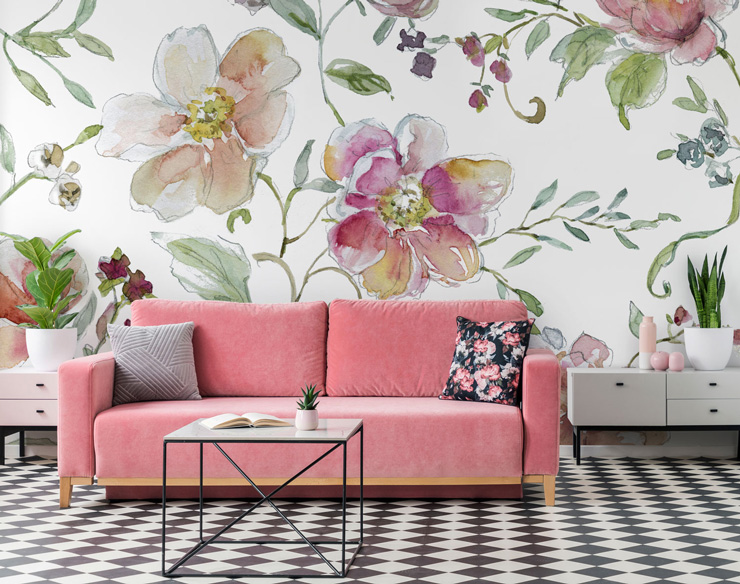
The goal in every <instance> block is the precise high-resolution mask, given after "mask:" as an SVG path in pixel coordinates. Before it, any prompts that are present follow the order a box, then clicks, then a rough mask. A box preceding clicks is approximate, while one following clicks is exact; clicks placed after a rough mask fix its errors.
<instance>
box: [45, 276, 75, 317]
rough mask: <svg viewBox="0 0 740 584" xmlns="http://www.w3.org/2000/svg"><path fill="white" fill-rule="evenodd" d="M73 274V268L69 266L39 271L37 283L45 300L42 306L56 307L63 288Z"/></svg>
mask: <svg viewBox="0 0 740 584" xmlns="http://www.w3.org/2000/svg"><path fill="white" fill-rule="evenodd" d="M74 274H75V273H74V270H72V269H71V268H66V269H64V270H58V269H56V268H48V269H46V270H44V271H43V272H39V275H38V284H39V289H40V290H41V295H42V296H43V298H44V301H45V302H44V306H48V307H49V308H52V309H54V308H55V307H56V305H57V302H59V301H60V298H61V297H62V294H63V293H64V289H65V288H66V287H67V286H68V285H69V283H70V282H71V281H72V277H73V276H74Z"/></svg>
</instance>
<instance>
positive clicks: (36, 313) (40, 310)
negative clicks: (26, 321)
mask: <svg viewBox="0 0 740 584" xmlns="http://www.w3.org/2000/svg"><path fill="white" fill-rule="evenodd" d="M18 308H20V309H21V310H22V311H23V312H25V313H26V314H27V315H28V316H29V317H30V318H32V319H33V320H34V322H36V324H38V325H39V328H42V329H50V328H54V318H53V316H52V313H51V310H49V309H48V308H46V307H45V306H34V305H33V304H22V305H20V306H19V307H18Z"/></svg>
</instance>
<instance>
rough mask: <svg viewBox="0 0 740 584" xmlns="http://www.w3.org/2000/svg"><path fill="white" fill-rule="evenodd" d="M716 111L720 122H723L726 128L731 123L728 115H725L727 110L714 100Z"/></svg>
mask: <svg viewBox="0 0 740 584" xmlns="http://www.w3.org/2000/svg"><path fill="white" fill-rule="evenodd" d="M713 103H714V110H715V111H716V112H717V115H718V116H719V118H720V120H722V123H723V124H724V125H725V126H726V125H727V124H729V123H730V121H729V119H728V118H727V114H726V113H725V110H723V109H722V106H721V105H719V102H718V101H717V100H716V99H715V100H714V102H713Z"/></svg>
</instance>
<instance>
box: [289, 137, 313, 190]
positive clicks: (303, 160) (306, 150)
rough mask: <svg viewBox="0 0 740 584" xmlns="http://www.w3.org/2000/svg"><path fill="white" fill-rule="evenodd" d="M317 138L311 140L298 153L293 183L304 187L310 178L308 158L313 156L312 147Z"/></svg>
mask: <svg viewBox="0 0 740 584" xmlns="http://www.w3.org/2000/svg"><path fill="white" fill-rule="evenodd" d="M314 142H315V140H309V141H308V142H306V145H305V146H304V147H303V150H301V153H300V154H299V155H298V159H297V160H296V162H295V166H294V167H293V184H294V185H295V186H297V187H302V186H303V185H304V184H305V182H306V180H308V159H309V158H310V157H311V148H313V143H314Z"/></svg>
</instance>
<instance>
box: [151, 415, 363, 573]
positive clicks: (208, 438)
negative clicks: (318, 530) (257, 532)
mask: <svg viewBox="0 0 740 584" xmlns="http://www.w3.org/2000/svg"><path fill="white" fill-rule="evenodd" d="M356 435H359V439H360V481H359V484H360V509H359V511H360V521H359V523H360V537H359V539H357V540H351V541H348V540H347V444H348V443H349V440H350V439H351V438H352V437H353V436H356ZM192 443H195V444H198V445H199V450H200V480H199V496H198V511H199V513H198V520H199V528H198V542H197V543H196V544H195V545H194V546H193V547H192V548H191V549H190V550H189V551H188V552H187V553H185V555H183V556H182V557H181V558H180V559H179V560H177V561H176V562H175V563H174V564H172V566H171V567H169V568H167V567H166V557H165V556H166V527H167V515H166V514H167V447H168V445H170V444H192ZM209 443H210V444H213V446H214V447H215V448H216V449H218V451H219V452H221V454H222V455H223V456H224V457H225V458H226V460H228V461H229V463H231V465H232V466H233V467H234V468H235V469H236V470H237V472H238V473H239V474H240V475H241V476H242V477H244V479H246V481H247V482H248V483H249V484H250V485H251V486H252V487H253V488H254V489H255V490H256V491H257V493H258V494H259V496H260V497H261V499H260V500H259V501H257V502H256V503H253V504H251V505H249V506H248V507H247V508H246V509H245V510H244V511H242V512H241V513H240V514H239V515H238V516H237V517H236V518H234V519H233V520H231V521H230V522H229V523H228V524H227V525H226V526H225V527H222V528H221V529H219V530H218V531H217V532H216V533H215V534H214V535H211V536H207V537H204V535H203V445H204V444H209ZM225 443H229V444H237V443H261V444H275V443H280V444H296V443H297V444H326V445H333V446H331V448H329V449H328V450H327V451H326V452H324V453H323V454H322V455H321V456H319V457H318V458H316V459H315V460H314V461H313V462H311V463H310V464H308V465H307V466H305V467H304V468H303V469H301V470H300V471H298V472H297V473H296V474H294V475H293V476H292V477H290V478H289V479H287V480H286V481H285V482H283V483H282V484H281V485H280V486H278V487H277V488H275V489H274V490H273V491H271V492H270V493H268V494H265V493H264V492H263V491H262V490H261V489H260V488H259V487H258V486H257V484H256V483H255V482H254V481H253V480H252V479H251V478H250V477H249V476H248V475H247V474H246V473H245V472H244V471H243V470H242V469H241V468H240V467H239V465H237V464H236V462H234V460H233V459H232V458H231V457H230V456H229V455H228V454H227V453H226V452H224V450H223V448H222V447H221V445H222V444H225ZM340 447H341V449H342V456H343V462H342V537H341V539H328V540H327V539H324V540H313V541H312V540H309V539H308V537H306V536H305V535H304V534H303V533H302V532H301V531H300V530H299V529H298V528H297V527H296V526H295V525H294V524H293V522H292V521H291V520H290V519H288V517H287V516H286V515H285V514H284V513H283V512H282V511H281V510H280V509H279V508H278V507H277V505H275V503H274V502H273V500H272V499H273V497H275V495H277V494H278V493H279V492H280V491H281V490H282V489H283V488H285V487H286V486H288V485H289V484H290V483H292V482H293V481H295V480H296V479H297V478H298V477H300V476H301V475H302V474H303V473H305V472H306V471H307V470H309V469H310V468H312V467H313V466H314V465H316V464H317V463H318V462H320V461H321V460H323V459H324V458H326V457H327V456H328V455H329V454H331V453H332V452H334V451H335V450H337V449H339V448H340ZM363 462H364V460H363V426H362V420H341V419H329V420H320V422H319V427H318V428H317V429H316V430H313V431H311V432H300V431H297V430H296V428H295V427H293V426H290V427H280V428H231V429H225V430H209V429H208V428H206V427H205V426H203V425H202V424H201V423H200V420H196V421H195V422H192V423H190V424H188V425H187V426H183V427H182V428H180V429H179V430H175V431H174V432H172V433H171V434H168V435H167V436H165V437H164V441H163V446H162V575H163V576H166V577H168V578H185V577H188V578H192V577H211V578H212V577H220V578H246V577H250V578H260V577H262V578H268V577H269V578H275V577H282V578H343V577H345V576H346V575H347V571H348V570H349V567H350V566H351V565H352V562H353V561H354V559H355V557H356V556H357V553H358V552H359V551H360V549H361V548H362V538H363V527H364V526H363V504H364V496H363ZM262 503H267V504H268V505H270V507H272V508H273V509H274V510H275V511H276V512H277V513H278V514H279V515H280V517H281V518H282V519H283V521H284V522H285V523H287V524H288V525H289V526H290V528H291V529H293V531H295V532H296V533H297V534H298V536H299V537H300V539H295V540H285V539H271V540H264V539H260V540H246V541H244V540H242V541H235V540H229V539H223V538H222V537H221V536H222V535H223V534H224V533H225V532H226V531H228V530H229V529H231V528H232V527H233V526H234V525H236V524H237V523H238V522H240V521H241V520H242V519H244V518H245V517H247V516H248V515H249V514H250V513H251V512H252V511H254V510H255V509H256V508H257V507H259V506H260V505H262ZM214 544H241V545H244V544H254V545H274V544H278V545H296V544H298V545H301V544H303V545H308V546H309V547H310V548H311V549H312V550H313V551H314V553H315V554H316V555H317V556H318V557H319V558H321V560H322V561H323V562H324V563H325V564H326V565H327V566H328V567H329V568H330V569H331V572H332V573H331V574H319V575H316V574H315V573H289V574H255V573H248V574H244V573H239V574H237V573H232V572H229V573H222V574H218V573H217V574H213V573H208V574H206V573H199V572H198V573H194V572H193V571H187V573H182V570H181V571H179V572H178V569H180V568H182V567H183V566H184V564H185V563H186V562H187V561H188V560H190V559H191V558H193V557H194V556H196V555H197V554H198V553H199V552H201V551H202V550H203V549H205V548H207V547H208V546H210V545H214ZM319 545H325V546H328V545H340V546H341V551H342V556H341V564H340V565H339V566H338V567H337V566H335V565H334V564H333V563H332V562H331V561H329V559H327V557H326V556H325V555H324V554H323V553H321V551H319V549H318V548H317V546H319ZM348 546H352V547H351V548H350V549H347V548H348ZM348 554H351V555H350V556H349V557H347V555H348Z"/></svg>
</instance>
